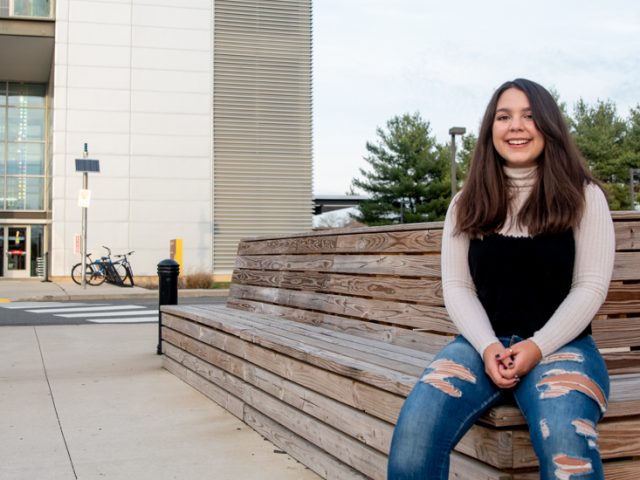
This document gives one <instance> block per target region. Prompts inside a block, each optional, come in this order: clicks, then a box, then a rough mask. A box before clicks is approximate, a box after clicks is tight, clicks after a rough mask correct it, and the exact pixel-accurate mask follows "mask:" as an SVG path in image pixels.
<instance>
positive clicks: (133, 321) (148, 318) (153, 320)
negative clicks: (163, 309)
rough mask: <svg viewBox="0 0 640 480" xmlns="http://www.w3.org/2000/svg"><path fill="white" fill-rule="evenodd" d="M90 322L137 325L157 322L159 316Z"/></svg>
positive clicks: (103, 319) (89, 320) (98, 319)
mask: <svg viewBox="0 0 640 480" xmlns="http://www.w3.org/2000/svg"><path fill="white" fill-rule="evenodd" d="M87 321H88V322H92V323H137V322H149V323H151V322H157V321H158V316H157V315H156V316H155V317H129V318H89V319H87Z"/></svg>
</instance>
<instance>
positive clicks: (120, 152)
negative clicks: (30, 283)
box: [0, 0, 313, 278]
mask: <svg viewBox="0 0 640 480" xmlns="http://www.w3.org/2000/svg"><path fill="white" fill-rule="evenodd" d="M311 82H312V70H311V1H310V0H261V1H260V0H235V1H232V0H184V1H182V2H169V1H167V0H91V1H89V0H56V1H55V2H54V1H53V0H50V1H47V0H32V1H26V0H0V92H2V95H0V117H1V120H0V135H1V138H0V197H1V198H2V200H1V201H0V249H1V250H2V252H1V253H2V255H1V258H2V260H0V262H1V268H0V275H2V276H5V277H28V276H35V275H36V263H37V259H38V258H39V257H45V256H46V257H47V258H48V267H49V274H50V275H51V276H55V277H62V276H68V275H69V272H70V270H71V266H72V265H73V264H75V263H77V262H79V261H80V260H81V258H80V255H79V253H78V248H77V239H78V237H79V234H80V232H81V219H82V213H81V208H80V207H79V206H78V194H79V191H80V189H81V187H82V185H81V182H82V174H81V173H78V172H76V171H75V159H76V158H81V156H82V149H83V145H84V144H85V143H87V144H88V150H89V157H90V158H95V159H98V160H99V161H100V172H99V173H90V174H89V190H90V191H91V201H90V207H89V209H88V242H87V247H88V251H89V252H92V253H93V255H94V257H95V256H98V255H101V254H102V253H103V252H104V250H103V249H102V245H106V246H109V247H110V248H111V249H112V250H113V251H114V253H121V252H127V251H131V250H134V251H135V254H134V255H133V257H132V264H133V267H134V273H135V274H136V275H155V273H156V265H157V263H158V261H159V260H161V259H163V258H167V257H168V255H169V244H170V240H171V239H175V238H181V239H182V242H183V248H184V251H183V268H182V270H183V271H186V272H187V273H188V272H190V271H194V272H195V271H206V272H213V273H214V274H216V275H217V276H218V278H223V277H225V276H228V275H229V274H230V273H231V270H232V269H233V262H234V256H235V249H236V245H237V242H238V240H239V239H240V238H244V237H247V236H254V235H261V234H277V233H288V232H295V231H303V230H307V229H309V228H311V219H312V208H313V207H312V183H311V182H312V179H311V171H312V166H311V161H312V160H311V136H312V131H311V128H312V125H311V108H312V99H311V92H312V88H311Z"/></svg>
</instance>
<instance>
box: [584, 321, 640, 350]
mask: <svg viewBox="0 0 640 480" xmlns="http://www.w3.org/2000/svg"><path fill="white" fill-rule="evenodd" d="M591 327H592V330H593V338H594V339H595V341H596V343H597V344H598V346H599V347H600V348H623V347H638V346H640V317H631V318H605V319H596V320H594V321H593V323H592V325H591Z"/></svg>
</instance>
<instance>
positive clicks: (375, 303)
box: [229, 284, 455, 332]
mask: <svg viewBox="0 0 640 480" xmlns="http://www.w3.org/2000/svg"><path fill="white" fill-rule="evenodd" d="M229 295H230V297H232V298H239V299H247V300H254V301H258V302H266V303H272V304H276V305H283V306H287V307H293V308H301V309H303V310H313V311H316V312H324V313H328V314H332V315H341V316H345V317H351V318H354V319H361V320H366V321H378V322H383V323H384V324H393V325H402V326H405V327H410V328H413V329H422V330H425V331H438V332H441V331H442V330H440V328H442V324H443V322H451V320H449V316H448V315H447V311H446V309H445V308H444V306H442V307H436V306H432V305H422V304H416V303H406V302H393V301H389V300H377V299H371V298H359V297H349V296H345V295H335V294H323V293H315V292H300V291H297V290H288V289H284V288H269V287H253V286H250V285H237V284H232V285H231V289H230V292H229ZM451 325H452V327H450V330H453V331H455V330H454V328H455V327H453V324H451Z"/></svg>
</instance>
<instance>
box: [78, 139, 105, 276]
mask: <svg viewBox="0 0 640 480" xmlns="http://www.w3.org/2000/svg"><path fill="white" fill-rule="evenodd" d="M76 172H82V190H80V192H79V194H78V206H79V207H80V208H81V209H82V253H81V255H82V280H81V285H82V288H87V279H86V275H85V273H86V271H87V210H89V202H90V200H91V191H90V190H89V172H96V173H99V172H100V161H99V160H91V159H89V147H88V145H87V144H86V143H85V144H84V149H83V151H82V158H76Z"/></svg>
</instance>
